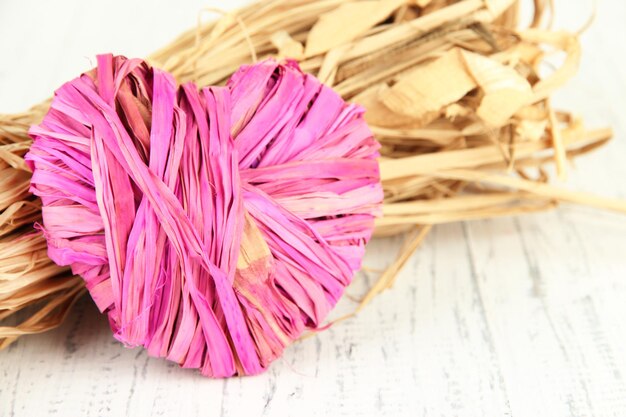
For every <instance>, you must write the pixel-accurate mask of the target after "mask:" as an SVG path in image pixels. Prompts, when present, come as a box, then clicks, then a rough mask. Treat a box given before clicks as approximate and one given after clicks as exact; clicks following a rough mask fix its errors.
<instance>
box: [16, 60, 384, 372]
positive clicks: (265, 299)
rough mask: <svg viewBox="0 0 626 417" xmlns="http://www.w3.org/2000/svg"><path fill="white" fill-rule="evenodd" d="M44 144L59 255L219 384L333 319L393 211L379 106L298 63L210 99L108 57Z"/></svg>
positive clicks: (34, 164)
mask: <svg viewBox="0 0 626 417" xmlns="http://www.w3.org/2000/svg"><path fill="white" fill-rule="evenodd" d="M30 133H31V135H32V136H33V137H34V142H33V145H32V146H31V148H30V151H29V153H28V154H27V155H26V161H27V162H28V164H29V165H30V167H31V169H32V170H33V177H32V181H31V183H32V190H33V191H34V193H35V194H36V195H37V196H39V197H40V198H41V200H42V202H43V207H42V213H43V225H44V228H43V232H44V234H45V236H46V239H47V241H48V254H49V256H50V258H51V259H52V260H53V261H55V262H56V263H57V264H59V265H70V266H71V267H72V271H73V272H74V273H75V274H78V275H81V276H82V277H83V278H84V279H85V282H86V285H87V288H88V290H89V292H90V294H91V296H92V298H93V300H94V301H95V302H96V304H97V305H98V307H99V308H100V310H101V311H103V312H107V314H108V317H109V322H110V324H111V328H112V330H113V331H114V333H115V337H116V338H117V339H118V340H120V341H122V342H123V343H124V344H126V345H128V346H138V345H139V346H144V347H145V348H147V349H148V351H149V352H150V354H152V355H154V356H162V357H167V358H168V359H170V360H172V361H175V362H177V363H179V364H181V365H182V366H184V367H187V368H200V369H201V370H202V373H203V374H205V375H208V376H214V377H225V376H231V375H235V374H239V375H242V374H256V373H259V372H261V371H262V370H263V369H265V368H266V367H267V365H268V364H269V363H270V362H271V361H272V360H274V359H275V358H277V357H279V356H280V355H281V353H282V351H283V349H284V347H285V346H286V345H288V344H289V343H290V342H292V341H293V340H295V339H296V338H298V337H299V336H300V334H301V333H302V331H303V330H304V329H305V328H307V327H308V328H317V327H318V326H319V325H320V324H321V323H322V322H323V320H324V319H325V317H326V315H327V313H328V312H329V311H330V309H331V308H332V307H333V306H334V305H335V303H336V302H337V301H338V300H339V298H340V297H341V295H342V294H343V290H344V288H345V286H346V285H348V284H349V283H350V281H351V279H352V276H353V274H354V272H356V271H357V270H358V269H360V267H361V259H362V257H363V254H364V250H365V243H366V242H367V241H368V240H369V238H370V237H371V234H372V230H373V228H374V215H376V214H378V213H380V206H381V204H382V199H383V192H382V187H381V184H380V178H379V172H378V163H377V161H376V157H378V148H379V145H378V144H377V143H376V141H375V140H374V138H373V136H372V133H371V131H370V130H369V128H368V127H367V125H366V123H365V121H364V120H363V109H362V108H361V107H360V106H357V105H354V104H346V103H345V102H344V101H343V100H342V99H341V97H339V95H337V93H335V92H334V91H332V89H330V88H329V87H326V86H324V85H322V84H321V83H320V82H319V81H318V80H317V79H315V77H313V76H311V75H308V74H303V73H302V72H300V70H299V68H298V67H297V64H295V63H293V62H287V63H286V64H284V65H279V64H277V63H275V62H273V61H265V62H263V63H260V64H256V65H252V66H245V67H242V68H241V69H240V70H239V71H237V72H236V73H235V74H234V75H233V76H232V77H231V78H230V80H229V82H228V84H227V87H206V88H204V89H202V90H200V91H198V88H197V86H196V85H195V84H193V83H185V84H183V85H182V86H181V87H180V88H178V89H177V88H176V85H175V82H174V79H173V77H171V76H170V75H169V74H167V73H165V72H163V71H161V70H158V69H152V68H150V67H149V66H148V65H146V64H145V63H144V62H143V61H141V60H127V59H125V58H122V57H115V58H114V57H112V56H111V55H100V56H99V57H98V67H97V69H96V71H95V72H93V73H90V74H87V75H83V76H81V77H79V78H76V79H75V80H73V81H71V82H69V83H67V84H65V85H63V86H62V87H61V88H60V89H59V90H57V91H56V93H55V96H54V99H53V100H52V104H51V107H50V110H49V112H48V114H47V115H46V117H44V120H43V122H42V123H41V124H40V125H37V126H34V127H33V128H32V129H31V130H30Z"/></svg>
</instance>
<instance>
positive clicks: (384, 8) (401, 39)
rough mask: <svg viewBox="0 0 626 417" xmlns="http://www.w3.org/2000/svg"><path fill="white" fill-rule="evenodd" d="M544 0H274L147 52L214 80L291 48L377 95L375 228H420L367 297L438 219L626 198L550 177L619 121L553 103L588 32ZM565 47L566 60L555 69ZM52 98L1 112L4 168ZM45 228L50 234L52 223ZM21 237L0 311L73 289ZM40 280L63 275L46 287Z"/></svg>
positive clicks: (364, 94)
mask: <svg viewBox="0 0 626 417" xmlns="http://www.w3.org/2000/svg"><path fill="white" fill-rule="evenodd" d="M527 3H531V2H530V0H528V2H527ZM532 3H533V4H534V6H535V13H534V16H533V20H532V22H531V24H530V26H531V27H530V28H523V29H517V28H516V25H517V8H518V6H519V5H518V2H517V1H513V0H463V1H455V0H418V1H398V0H368V1H358V2H357V1H349V0H324V1H318V0H290V1H285V0H268V1H262V2H259V3H255V4H251V5H249V6H247V7H244V8H243V9H241V10H239V11H237V12H233V13H226V14H224V16H222V17H221V18H220V19H218V20H216V21H214V22H210V23H207V24H199V26H198V28H194V29H192V30H190V31H189V32H187V33H185V34H183V35H182V36H181V37H180V38H178V39H177V40H175V41H174V42H173V43H171V44H170V45H168V46H166V47H165V48H163V49H162V50H160V51H158V52H157V53H155V54H154V55H152V56H151V57H150V58H149V61H150V62H151V63H152V64H153V65H155V66H156V67H158V68H163V69H164V70H166V71H169V72H171V73H172V74H173V75H174V76H175V77H176V79H177V80H178V81H179V82H185V81H189V80H192V81H195V82H196V83H198V85H213V84H219V83H223V82H225V80H226V79H227V78H228V77H229V76H230V75H231V74H232V73H233V72H234V71H235V70H236V69H237V68H238V67H239V66H240V65H242V64H245V63H249V62H250V61H254V60H255V59H256V58H258V59H262V58H265V57H268V56H278V57H285V56H289V57H292V58H295V59H297V60H298V61H299V62H300V65H301V67H302V68H303V69H304V70H305V71H307V72H310V73H313V74H316V75H317V76H318V77H319V78H320V79H321V80H322V81H323V82H325V83H326V84H328V85H331V86H333V88H334V89H335V90H336V91H337V92H339V93H340V94H341V95H342V97H344V98H345V99H347V100H350V101H354V102H357V103H359V104H361V105H363V106H364V107H365V108H366V110H367V112H366V118H367V120H368V122H369V124H370V126H371V128H372V130H373V131H374V133H375V135H376V137H377V139H378V140H379V141H380V142H381V143H382V148H381V154H382V158H381V160H380V162H381V175H382V179H383V187H384V191H385V204H384V207H383V210H384V217H383V218H381V219H379V220H378V223H377V229H376V233H377V234H379V235H388V234H393V233H399V232H404V231H408V230H412V231H413V232H412V233H411V234H410V235H409V236H408V237H407V243H406V245H405V246H404V247H403V249H402V253H401V254H400V256H399V257H398V259H397V260H396V261H395V262H394V263H393V264H392V265H391V266H390V269H389V270H388V271H387V272H385V273H384V274H383V275H382V276H381V279H380V280H379V281H378V282H377V283H376V284H375V285H374V286H373V288H372V290H371V291H370V293H369V294H368V295H367V297H366V298H365V299H364V300H363V303H362V304H361V305H364V303H365V302H367V301H369V300H370V299H371V298H372V297H373V296H374V295H375V294H376V293H378V292H379V291H381V290H383V289H384V288H387V287H388V286H389V285H391V283H392V282H393V278H394V277H395V275H396V274H395V272H396V271H397V270H398V269H399V268H400V267H401V265H402V264H403V262H405V261H406V259H407V258H408V254H409V253H411V251H412V250H414V249H415V248H416V247H417V245H418V244H419V242H420V241H421V240H422V239H423V238H424V236H426V234H427V232H428V230H429V229H430V225H432V224H436V223H444V222H451V221H459V220H468V219H477V218H488V217H494V216H503V215H513V214H520V213H527V212H532V211H537V210H545V209H549V208H553V207H555V206H556V205H557V204H558V203H559V202H561V201H564V202H574V203H580V204H589V205H592V206H595V207H601V208H608V209H614V210H619V211H622V212H623V211H626V204H625V203H624V202H622V201H614V200H608V199H603V198H600V197H594V196H590V195H587V194H583V193H577V192H572V191H567V190H563V189H560V188H556V187H554V186H552V185H550V184H549V183H548V181H549V175H548V171H547V170H546V169H545V166H546V165H547V164H549V163H553V162H554V163H555V164H556V167H557V170H558V173H559V174H560V176H561V177H565V176H566V174H567V162H568V160H569V159H571V158H574V157H577V156H579V155H581V154H584V153H587V152H589V151H591V150H593V149H595V148H597V147H599V146H601V145H603V144H605V143H606V142H607V140H608V139H609V137H610V136H611V131H610V130H609V129H599V130H587V129H586V128H585V127H584V126H583V124H582V121H581V120H580V119H579V118H575V117H573V116H572V115H570V114H569V113H567V112H560V111H556V110H554V109H553V108H552V106H551V104H550V95H551V93H552V92H553V91H555V90H556V89H558V88H560V87H561V86H562V85H563V84H564V83H565V82H566V81H567V80H568V79H569V78H570V77H571V76H572V75H574V73H575V72H576V68H577V65H578V61H579V59H580V47H579V43H578V40H577V35H576V34H572V33H566V32H562V31H552V30H549V29H546V28H545V21H546V16H547V11H548V7H547V6H548V4H549V1H547V0H534V1H533V2H532ZM346 18H347V19H348V20H347V22H349V24H347V23H346ZM555 54H557V55H558V54H560V55H561V56H562V57H563V58H564V59H563V61H562V65H561V66H560V67H558V68H554V69H552V70H551V71H550V73H549V74H548V75H542V74H543V73H544V72H545V71H541V69H542V68H543V69H545V68H546V66H545V65H544V64H545V62H546V59H547V57H548V56H550V55H555ZM45 110H46V105H45V104H44V105H40V106H37V107H35V108H33V109H32V110H30V111H29V112H27V113H25V114H23V115H16V116H13V115H11V116H1V117H0V143H1V144H2V148H1V151H0V158H1V159H2V160H4V161H6V162H1V161H0V163H2V164H3V165H2V169H3V170H4V171H5V172H14V171H15V170H17V171H22V170H24V164H23V161H22V159H21V157H22V156H23V154H24V153H25V152H26V150H27V148H28V144H29V138H28V136H27V134H26V131H27V129H28V126H29V124H31V123H37V122H39V121H40V120H41V117H42V116H43V113H44V112H45ZM13 175H15V177H16V178H19V180H16V181H15V183H11V184H7V185H5V184H4V183H3V184H2V187H1V188H2V193H1V194H0V195H2V198H1V199H0V202H1V204H0V207H1V209H2V210H4V213H9V212H10V213H11V214H9V215H3V217H2V218H3V220H2V221H0V225H1V226H0V236H1V237H0V238H1V239H2V242H9V243H8V245H9V246H10V245H12V244H13V242H15V241H16V239H17V238H18V237H20V236H24V235H25V234H27V233H31V232H32V228H31V227H30V226H29V224H31V223H32V222H33V221H35V220H37V219H38V213H37V211H36V210H34V209H33V207H36V205H37V204H38V203H37V201H36V200H35V199H34V198H33V197H32V196H29V195H28V193H27V189H28V185H27V183H28V173H27V172H20V173H19V174H11V177H13ZM7 177H8V175H7ZM2 178H5V176H4V174H3V177H2ZM23 201H26V202H28V204H25V205H24V204H23V203H22V202H23ZM33 204H34V205H35V206H33ZM9 207H11V209H10V211H7V210H9V209H8V208H9ZM18 219H19V220H18ZM7 225H8V226H7ZM34 240H35V242H33V244H39V245H40V246H39V247H41V243H42V240H41V238H40V237H36V238H34ZM37 242H38V243H37ZM34 247H36V246H33V248H34ZM14 249H15V250H18V248H14ZM0 250H5V249H0ZM14 253H15V255H12V256H13V257H14V259H13V258H10V257H8V256H7V255H5V256H0V259H2V262H3V265H2V268H3V270H5V269H9V270H10V271H13V272H16V275H11V276H9V278H10V280H8V279H6V278H4V276H3V277H2V278H3V281H2V282H0V303H1V307H0V308H2V309H3V310H2V311H3V313H1V314H3V315H5V316H6V315H8V314H10V313H11V312H12V311H15V310H19V309H20V308H22V307H23V306H25V305H28V304H30V303H33V302H37V301H39V300H43V303H44V305H49V304H46V303H51V302H56V301H57V300H59V299H62V302H61V303H60V306H63V307H65V306H67V305H68V303H70V302H71V300H72V299H73V296H72V295H68V292H67V291H68V290H67V288H71V285H70V284H67V285H68V286H67V287H63V288H64V289H62V290H54V291H53V290H52V288H53V285H52V284H53V283H56V282H66V281H65V280H69V279H71V278H69V276H68V275H63V274H62V273H61V275H57V274H59V272H60V271H58V270H57V269H53V271H54V272H48V273H42V272H40V271H44V270H50V268H53V267H52V266H51V263H50V261H46V260H44V259H42V258H41V257H40V256H39V257H36V255H33V253H41V250H40V252H36V251H35V250H33V249H31V247H29V246H22V247H21V248H19V251H16V252H14ZM35 260H38V261H39V263H35V262H34V261H35ZM25 263H26V264H27V265H30V266H29V267H28V268H26V269H25V268H24V267H23V266H22V265H24V264H25ZM24 271H26V272H24ZM52 276H56V277H55V278H51V277H52ZM74 282H77V281H74ZM35 283H36V285H37V286H38V288H50V290H49V291H48V292H38V291H35V290H33V289H31V286H32V285H34V284H35ZM64 285H65V284H64ZM15 291H19V292H20V294H22V295H23V297H20V298H15V297H14V292H15ZM60 297H65V298H60ZM50 317H52V316H50V315H48V314H47V312H46V313H45V314H43V315H42V316H37V317H36V318H31V319H30V321H29V322H28V323H24V324H23V325H22V326H21V327H20V328H19V329H18V330H14V328H4V329H0V337H1V336H4V337H9V338H10V339H5V343H6V341H8V340H12V339H11V338H13V337H15V336H17V335H19V334H22V333H24V332H34V331H40V330H43V329H45V328H49V327H52V326H53V325H54V324H56V323H58V320H56V318H58V317H61V315H59V314H57V315H56V316H54V318H55V320H51V321H49V322H45V323H43V324H41V320H42V319H44V318H45V319H48V318H50Z"/></svg>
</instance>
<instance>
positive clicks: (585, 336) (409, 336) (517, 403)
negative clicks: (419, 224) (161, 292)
mask: <svg viewBox="0 0 626 417" xmlns="http://www.w3.org/2000/svg"><path fill="white" fill-rule="evenodd" d="M181 3H182V4H181ZM220 3H221V4H220ZM236 3H243V1H240V2H232V1H228V2H226V1H223V2H211V3H209V2H201V1H189V2H167V1H165V0H161V1H149V0H143V1H136V2H129V1H124V0H110V1H106V2H105V1H101V2H85V1H81V0H63V1H55V2H35V1H34V0H22V1H12V2H9V1H8V0H2V1H1V2H0V57H2V58H1V61H0V111H3V112H14V111H18V110H22V109H24V108H26V107H28V106H29V105H31V104H33V103H35V102H37V101H39V100H41V99H43V98H45V97H47V96H49V95H50V93H51V92H52V91H53V89H54V88H55V87H57V86H58V85H60V84H61V83H62V82H63V81H65V80H68V79H70V78H72V77H74V76H75V75H76V74H78V73H79V72H81V71H82V70H85V69H87V68H88V67H90V66H91V64H90V62H93V56H94V55H95V54H96V53H98V52H106V51H113V52H116V53H123V54H126V55H128V56H143V55H146V54H147V53H149V52H150V51H152V50H154V49H156V48H157V47H159V46H161V45H163V44H165V43H166V42H167V41H169V40H171V39H172V38H173V37H174V36H175V35H176V34H177V33H179V32H180V31H182V30H183V29H186V28H187V27H190V26H192V25H194V24H195V21H196V13H197V10H199V9H200V8H202V7H206V6H216V5H218V6H221V7H224V8H228V7H233V6H234V5H235V4H236ZM557 5H559V6H561V10H560V14H559V17H558V19H557V22H556V23H557V26H562V27H568V28H576V27H578V26H580V25H581V24H582V22H583V21H584V20H585V19H586V15H587V13H588V12H589V10H590V7H591V2H590V1H582V0H576V1H569V2H568V1H565V0H561V1H557ZM625 21H626V3H625V2H623V1H622V0H611V1H609V0H605V1H602V0H600V2H599V7H598V17H597V21H596V24H595V25H594V26H593V28H592V29H591V30H590V31H589V32H588V33H587V34H585V36H584V37H583V44H584V59H583V63H582V68H581V71H580V73H579V75H578V76H577V77H576V79H575V80H574V81H573V82H571V83H570V84H569V87H568V88H567V89H566V90H564V91H563V92H562V93H560V94H559V96H558V97H557V99H556V102H557V103H558V104H561V105H564V106H567V107H568V108H571V109H574V110H576V111H577V112H578V113H582V114H584V115H585V116H586V119H587V120H588V123H589V124H591V125H596V126H600V125H604V124H610V125H612V126H613V127H614V128H615V133H616V138H615V140H614V141H613V142H612V143H611V144H610V145H609V146H608V147H606V148H604V149H602V150H600V151H599V152H597V153H595V154H593V155H591V156H588V157H585V158H584V159H581V160H579V161H578V163H577V170H576V171H572V172H571V173H570V179H569V182H568V184H567V185H568V186H571V187H576V188H578V189H585V190H589V191H594V192H597V193H601V194H604V195H610V196H617V197H622V198H626V183H625V179H626V126H625V123H626V117H625V116H626V70H624V68H625V67H626V59H625V58H624V54H623V39H624V37H625V35H626V29H625V28H624V22H625ZM618 51H621V52H618ZM398 244H399V241H397V240H395V239H389V240H384V241H376V242H374V243H373V244H372V245H371V246H370V251H369V253H368V255H367V258H366V261H365V263H366V264H367V265H368V266H371V267H382V266H384V265H385V264H386V262H388V261H389V259H390V257H391V254H392V253H393V251H394V250H395V249H396V248H397V246H398ZM372 278H373V277H372V276H368V274H365V273H361V274H360V275H359V276H358V277H357V278H356V280H355V284H354V285H353V286H352V287H351V288H350V289H349V293H350V294H352V295H355V296H358V295H359V294H362V293H363V291H364V290H365V288H366V284H367V283H368V281H370V280H371V279H372ZM351 307H353V304H352V303H351V302H350V301H349V300H344V302H343V303H342V305H341V306H340V309H343V310H347V309H349V308H351ZM625 319H626V217H622V216H618V215H615V214H611V213H604V212H597V211H592V210H589V209H585V208H580V207H563V208H561V209H559V210H558V211H554V212H550V213H545V214H537V215H529V216H526V217H523V218H508V219H499V220H492V221H477V222H471V223H459V224H451V225H446V226H440V227H436V228H435V230H434V232H433V233H432V234H431V235H430V236H429V238H428V239H427V241H426V242H425V244H424V245H423V247H422V248H421V249H420V250H419V251H418V252H417V254H416V255H415V256H414V257H413V258H412V259H411V260H410V262H409V263H408V266H407V267H406V269H405V270H404V271H403V272H402V274H401V275H400V277H399V279H398V282H397V284H396V285H395V287H394V288H393V289H392V290H391V291H388V292H386V293H385V294H383V295H382V296H380V297H379V298H377V299H376V300H375V301H374V302H373V303H372V304H371V306H369V308H367V309H366V310H364V311H363V312H362V313H361V314H359V316H358V317H356V318H354V319H351V320H349V321H347V322H344V323H342V324H340V325H337V326H336V327H334V328H331V329H330V330H328V331H326V332H324V333H322V334H320V335H319V336H316V337H313V338H310V339H307V340H305V341H303V342H300V343H297V344H296V345H294V346H292V347H291V348H289V349H288V350H287V351H286V354H285V355H284V358H283V359H281V360H279V361H278V362H276V363H275V364H274V365H273V366H272V367H271V369H270V370H269V371H268V372H267V373H266V374H264V375H261V376H257V377H247V378H233V379H227V380H210V379H205V378H203V377H201V376H199V375H197V374H196V373H194V372H192V371H188V370H182V369H179V368H177V367H175V366H172V365H171V364H169V363H167V362H165V361H162V360H155V359H152V358H148V357H147V356H146V354H145V352H143V351H141V350H127V349H125V348H123V347H122V346H121V345H120V344H119V343H117V342H115V341H114V340H113V338H112V337H111V334H110V332H109V330H108V328H107V324H106V321H105V319H104V317H102V316H100V315H99V314H98V312H97V310H96V309H95V307H94V306H93V305H92V304H91V302H90V300H89V299H85V300H83V301H82V302H81V303H79V305H78V306H77V308H76V309H75V310H74V312H73V314H72V315H71V318H70V319H69V320H68V321H67V322H66V323H65V324H64V325H63V326H62V327H61V328H59V329H57V330H55V331H52V332H49V333H46V334H42V335H39V336H33V337H27V338H23V339H22V340H20V341H19V342H18V343H16V344H14V345H13V346H12V347H11V348H10V349H8V350H7V351H3V352H0V416H45V415H59V416H123V415H129V416H144V415H145V416H147V415H153V416H157V415H163V416H213V415H222V416H239V415H251V416H258V415H264V416H326V415H328V416H331V415H332V416H356V415H366V416H369V415H383V416H533V417H535V416H546V417H555V416H617V417H622V416H626V320H625Z"/></svg>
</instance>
